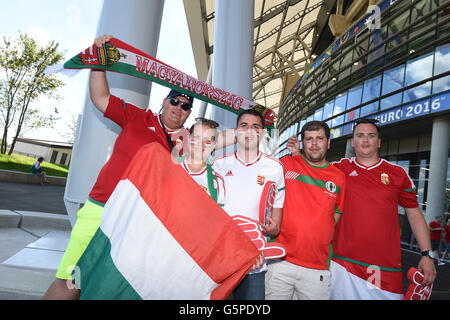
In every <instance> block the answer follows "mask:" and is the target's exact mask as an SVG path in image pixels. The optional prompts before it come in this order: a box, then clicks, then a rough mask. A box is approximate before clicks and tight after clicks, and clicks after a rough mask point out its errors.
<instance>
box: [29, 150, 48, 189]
mask: <svg viewBox="0 0 450 320" xmlns="http://www.w3.org/2000/svg"><path fill="white" fill-rule="evenodd" d="M43 161H44V157H39V158H38V159H37V160H36V162H35V163H34V164H33V165H32V166H31V173H32V174H35V175H37V176H38V177H39V178H40V180H39V182H40V184H41V185H42V186H43V185H45V184H48V183H49V182H48V180H47V173H46V172H45V171H42V168H41V164H42V162H43Z"/></svg>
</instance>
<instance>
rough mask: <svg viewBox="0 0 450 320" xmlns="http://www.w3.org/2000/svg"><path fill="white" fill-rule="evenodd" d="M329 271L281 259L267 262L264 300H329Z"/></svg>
mask: <svg viewBox="0 0 450 320" xmlns="http://www.w3.org/2000/svg"><path fill="white" fill-rule="evenodd" d="M330 294H331V273H330V271H328V270H319V269H311V268H305V267H302V266H299V265H296V264H293V263H290V262H288V261H285V260H282V261H278V262H273V263H270V264H268V270H267V273H266V300H329V299H330Z"/></svg>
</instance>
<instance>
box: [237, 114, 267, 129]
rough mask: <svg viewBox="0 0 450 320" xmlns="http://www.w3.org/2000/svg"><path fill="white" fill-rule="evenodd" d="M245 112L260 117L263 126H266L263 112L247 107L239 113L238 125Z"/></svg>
mask: <svg viewBox="0 0 450 320" xmlns="http://www.w3.org/2000/svg"><path fill="white" fill-rule="evenodd" d="M244 114H250V115H253V116H257V117H259V119H260V120H261V125H262V127H263V128H264V117H263V116H262V114H261V113H259V112H258V111H256V110H255V109H246V110H244V111H243V112H241V113H240V114H239V115H238V117H237V120H236V126H238V125H239V120H240V119H241V117H242V116H243V115H244Z"/></svg>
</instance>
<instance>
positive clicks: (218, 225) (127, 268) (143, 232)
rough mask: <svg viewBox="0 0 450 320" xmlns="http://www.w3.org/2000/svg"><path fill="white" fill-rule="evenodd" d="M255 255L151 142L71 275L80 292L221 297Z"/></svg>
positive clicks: (140, 296)
mask: <svg viewBox="0 0 450 320" xmlns="http://www.w3.org/2000/svg"><path fill="white" fill-rule="evenodd" d="M257 256H259V251H258V250H257V248H256V247H255V245H254V244H253V243H252V242H251V241H250V240H249V238H248V237H247V236H246V235H245V234H244V233H243V232H242V231H241V229H240V228H239V227H238V226H237V224H236V223H235V222H234V221H233V220H232V219H231V218H230V217H229V216H228V215H227V214H226V213H225V211H223V210H222V209H221V208H220V207H219V206H218V205H217V204H216V203H215V202H214V200H213V199H212V198H210V197H209V196H208V195H207V194H206V193H205V192H204V191H203V190H202V189H201V187H200V186H199V185H198V184H197V183H196V182H195V181H194V180H193V179H192V178H191V177H190V176H189V175H188V174H187V173H186V172H185V171H184V170H183V169H182V167H181V166H180V165H179V164H177V162H176V161H173V160H172V158H171V155H170V153H169V152H168V151H167V150H166V149H164V148H163V147H162V146H161V145H159V144H157V143H150V144H148V145H146V146H144V147H143V148H142V149H141V150H140V151H139V152H138V153H137V154H136V156H135V157H134V159H133V161H132V162H131V163H130V165H129V167H128V169H127V170H126V172H125V173H124V176H123V177H122V180H121V181H120V182H119V183H118V185H117V187H116V188H115V190H114V192H113V193H112V195H111V197H110V198H109V200H108V202H107V203H106V204H105V208H104V212H103V216H102V221H101V224H100V227H99V229H98V230H97V232H96V234H95V236H94V237H93V238H92V240H91V242H90V244H89V246H88V247H87V249H86V251H85V252H84V254H83V255H82V257H81V258H80V260H79V262H78V264H77V267H76V268H75V273H77V274H78V275H75V277H74V279H75V281H76V282H77V283H78V285H79V287H80V289H81V299H107V300H110V299H225V298H227V297H228V295H229V294H230V293H231V292H232V290H233V289H234V288H235V287H236V286H237V284H238V283H239V282H240V281H241V280H242V278H243V277H244V276H245V275H246V274H247V272H248V271H249V270H250V268H251V267H252V265H253V264H254V263H255V260H256V257H257ZM77 277H78V279H77Z"/></svg>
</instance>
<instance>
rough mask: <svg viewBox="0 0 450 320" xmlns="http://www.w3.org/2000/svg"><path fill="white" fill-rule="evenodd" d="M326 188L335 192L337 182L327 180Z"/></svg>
mask: <svg viewBox="0 0 450 320" xmlns="http://www.w3.org/2000/svg"><path fill="white" fill-rule="evenodd" d="M325 188H327V190H328V191H330V192H331V193H335V192H336V189H337V187H336V184H335V183H334V182H333V181H327V182H326V183H325Z"/></svg>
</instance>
